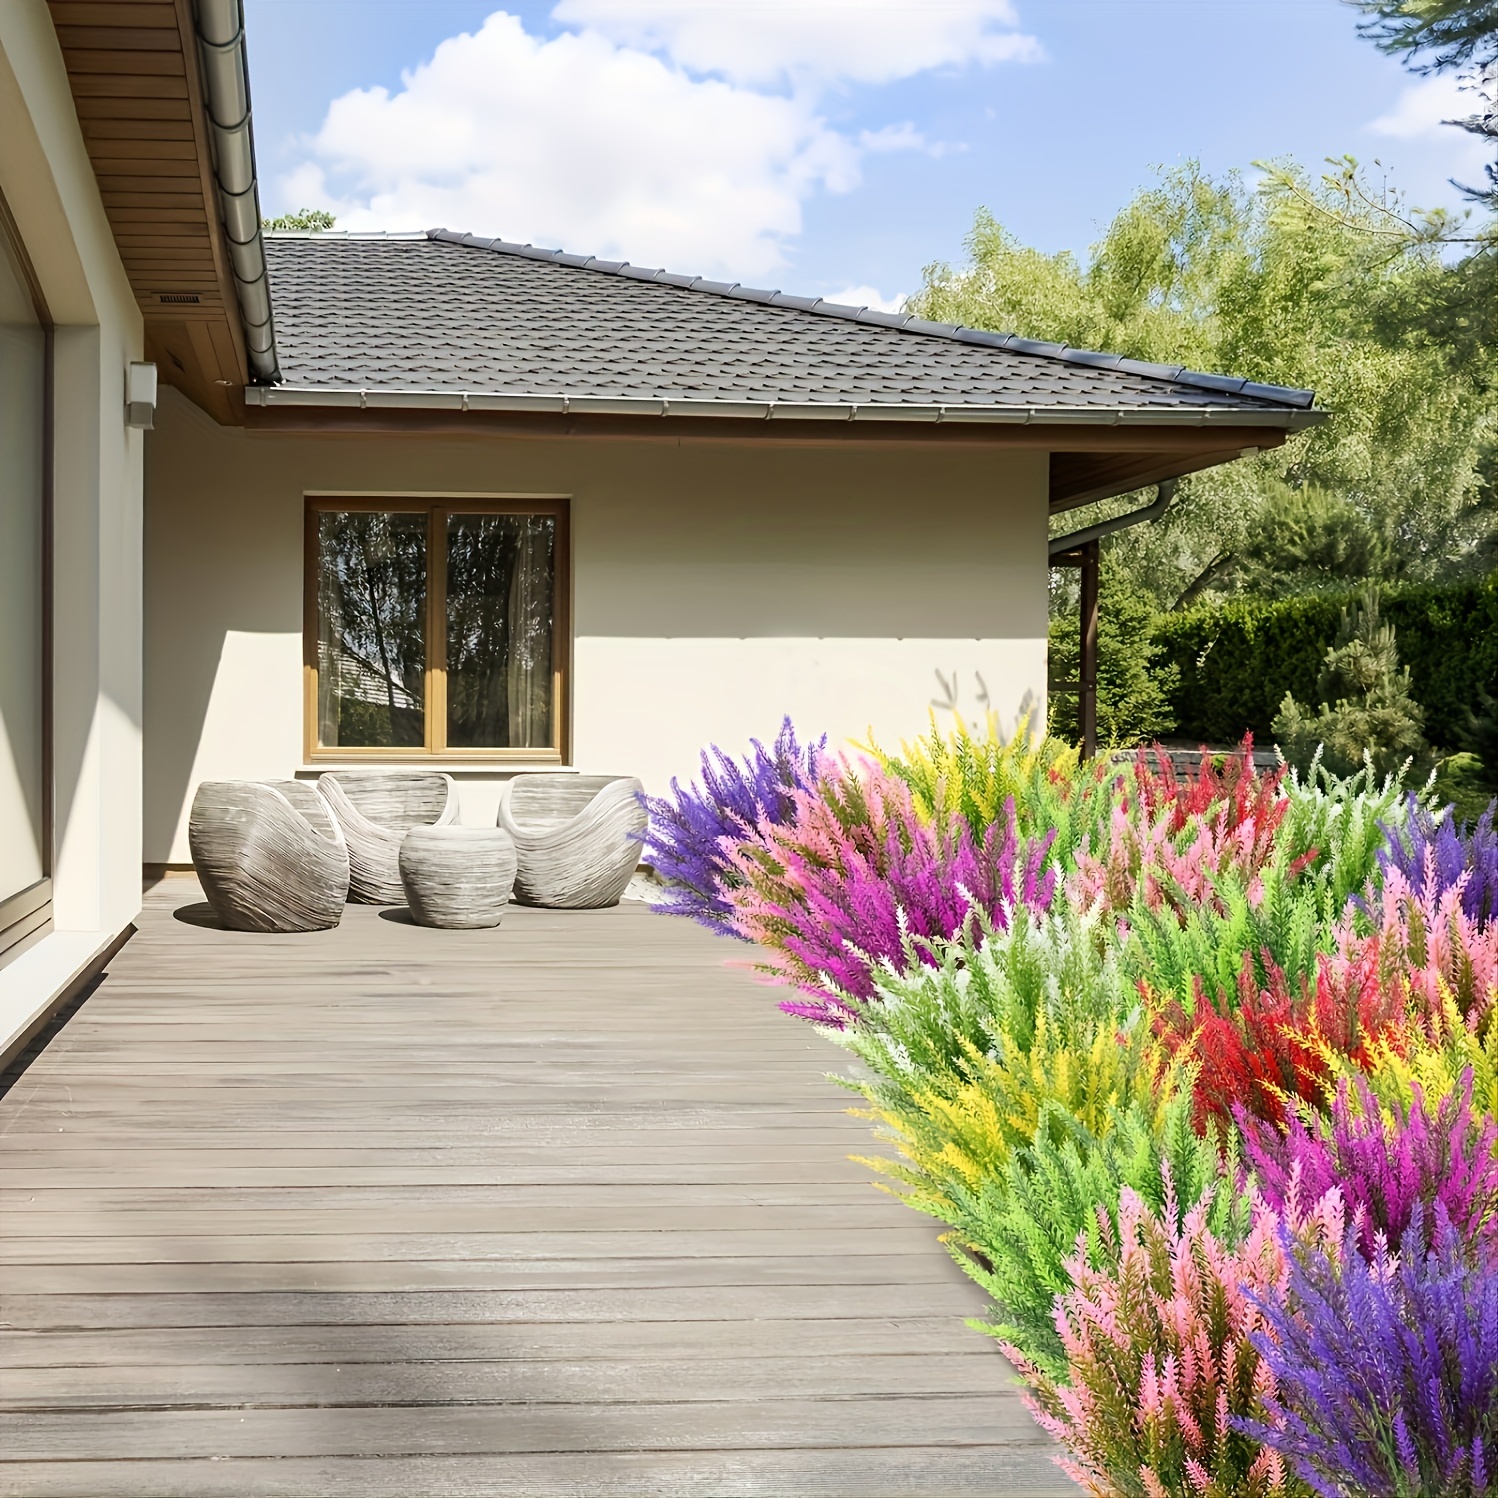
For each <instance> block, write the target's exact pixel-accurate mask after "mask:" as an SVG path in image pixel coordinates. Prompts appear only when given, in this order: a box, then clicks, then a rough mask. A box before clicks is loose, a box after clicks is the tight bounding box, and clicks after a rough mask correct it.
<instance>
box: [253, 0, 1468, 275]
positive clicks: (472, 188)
mask: <svg viewBox="0 0 1498 1498" xmlns="http://www.w3.org/2000/svg"><path fill="white" fill-rule="evenodd" d="M246 9H247V13H248V31H249V45H250V61H251V68H252V84H253V89H254V105H255V129H256V141H257V149H258V152H259V162H260V176H261V182H262V188H261V193H262V202H263V206H264V208H265V210H266V211H267V212H268V213H277V212H282V211H285V210H287V209H290V208H295V207H300V206H302V205H304V204H310V205H315V206H326V207H329V208H332V209H333V210H334V211H335V212H337V213H338V215H339V220H340V224H341V225H343V226H346V227H351V228H375V227H379V228H391V229H401V228H406V229H410V228H425V227H430V226H433V225H436V224H442V225H444V226H445V227H448V228H454V229H468V230H472V231H474V232H477V233H484V234H498V235H502V236H504V237H506V238H512V239H523V240H531V241H533V242H536V243H542V244H548V245H554V244H561V245H563V246H564V247H565V248H567V249H571V250H580V251H585V252H588V253H600V254H607V255H614V256H620V257H622V258H628V259H630V260H633V261H635V262H636V263H640V264H666V265H668V266H669V267H670V268H672V269H680V270H691V271H697V272H701V273H705V274H713V275H720V276H726V277H729V278H731V279H734V280H743V281H746V282H749V283H752V284H761V285H773V286H777V287H784V288H787V289H793V290H796V291H802V292H806V293H811V294H821V295H833V294H835V293H842V292H846V291H849V290H857V291H858V292H859V293H860V295H859V297H858V298H857V299H858V300H863V301H873V300H875V299H876V298H877V299H879V300H881V301H883V302H888V301H890V300H891V299H893V298H894V297H895V296H896V295H898V294H900V293H906V292H909V291H912V290H914V289H915V288H916V287H917V286H918V285H919V284H920V272H921V267H922V266H923V265H924V264H925V263H926V262H928V261H930V260H933V259H960V257H961V254H962V238H963V235H964V233H965V232H966V230H967V228H968V226H969V224H970V223H971V221H972V216H973V212H974V210H975V209H976V208H977V207H978V206H979V205H980V204H981V205H986V206H987V207H988V208H990V209H991V210H992V211H993V212H994V213H995V214H996V215H997V216H998V217H999V219H1000V220H1001V221H1002V222H1004V223H1006V224H1007V225H1008V226H1009V227H1010V228H1012V229H1013V230H1014V231H1015V232H1016V233H1017V234H1018V235H1019V236H1020V237H1021V238H1022V239H1024V240H1025V241H1027V242H1029V243H1031V244H1035V245H1038V246H1040V247H1042V248H1045V249H1048V250H1056V249H1072V250H1077V251H1083V250H1085V248H1086V246H1087V245H1088V244H1089V243H1090V242H1091V241H1092V240H1093V239H1094V238H1095V237H1096V234H1097V231H1098V229H1099V227H1100V226H1101V225H1102V224H1104V223H1106V221H1107V220H1108V218H1109V217H1110V216H1111V215H1112V213H1113V212H1114V211H1115V210H1116V209H1117V208H1118V207H1119V206H1120V205H1122V204H1123V203H1124V202H1125V201H1126V200H1127V198H1128V196H1129V195H1130V193H1131V192H1132V191H1133V190H1134V189H1135V188H1136V187H1138V186H1139V185H1141V184H1142V183H1144V182H1147V181H1148V180H1150V178H1151V175H1152V172H1153V170H1154V168H1155V167H1157V166H1159V165H1161V164H1169V163H1173V162H1178V161H1182V160H1185V159H1187V158H1189V157H1193V156H1194V157H1197V158H1199V159H1200V160H1201V161H1202V162H1203V164H1204V165H1205V166H1206V167H1207V169H1208V170H1209V171H1212V172H1222V171H1226V170H1229V169H1231V168H1234V167H1239V168H1245V169H1247V168H1249V167H1250V165H1251V163H1252V162H1253V161H1254V160H1256V159H1263V158H1266V157H1275V156H1294V157H1298V158H1299V159H1300V160H1302V161H1304V162H1307V163H1313V164H1314V163H1319V162H1320V161H1321V159H1322V158H1323V157H1325V156H1328V155H1334V154H1340V153H1342V152H1347V151H1350V152H1353V153H1354V154H1356V155H1357V156H1359V157H1360V158H1362V159H1363V160H1364V161H1365V162H1368V163H1371V162H1372V160H1373V159H1374V158H1375V157H1377V158H1379V159H1380V160H1382V162H1383V163H1384V165H1385V167H1386V168H1387V172H1388V176H1389V179H1390V181H1391V182H1392V184H1393V185H1394V186H1396V187H1400V188H1403V189H1405V190H1406V191H1407V192H1408V194H1409V196H1410V198H1411V199H1412V201H1414V202H1416V203H1418V204H1421V205H1434V204H1437V203H1454V202H1455V201H1456V195H1455V193H1454V191H1453V190H1452V189H1451V188H1450V187H1449V186H1448V185H1447V184H1446V178H1447V177H1448V176H1450V175H1452V174H1457V175H1462V174H1465V175H1466V176H1467V177H1469V178H1475V177H1476V176H1477V174H1478V168H1479V160H1478V157H1477V153H1476V151H1475V143H1474V142H1473V141H1472V138H1471V137H1468V136H1464V135H1463V134H1462V133H1461V132H1459V131H1457V130H1455V129H1453V128H1451V127H1448V126H1442V125H1440V124H1439V121H1440V120H1441V118H1442V117H1443V116H1449V115H1450V114H1452V113H1453V112H1456V111H1457V110H1459V109H1461V107H1462V105H1461V102H1460V100H1459V99H1458V98H1457V97H1456V95H1455V92H1454V85H1453V84H1451V83H1450V82H1448V81H1444V80H1437V81H1436V82H1433V83H1432V82H1422V81H1421V80H1419V79H1416V78H1413V77H1412V76H1411V75H1409V74H1408V73H1407V72H1405V71H1404V70H1403V69H1402V68H1401V67H1400V65H1399V64H1398V63H1397V62H1395V61H1393V60H1391V59H1389V58H1385V57H1383V56H1381V55H1380V54H1379V53H1378V52H1377V51H1376V49H1375V48H1374V47H1373V46H1372V45H1371V44H1369V43H1367V42H1365V41H1362V40H1361V39H1359V37H1358V36H1357V34H1356V31H1355V21H1356V14H1355V12H1354V11H1353V10H1352V9H1351V8H1350V7H1348V6H1347V5H1344V4H1342V3H1340V0H884V3H881V4H860V3H858V0H736V3H715V0H560V3H558V0H552V3H548V4H529V3H526V4H521V3H512V4H510V5H508V6H506V7H504V9H503V10H502V11H500V10H498V9H497V7H496V6H494V5H493V4H479V3H471V0H247V5H246ZM486 23H487V24H486ZM434 58H435V61H434Z"/></svg>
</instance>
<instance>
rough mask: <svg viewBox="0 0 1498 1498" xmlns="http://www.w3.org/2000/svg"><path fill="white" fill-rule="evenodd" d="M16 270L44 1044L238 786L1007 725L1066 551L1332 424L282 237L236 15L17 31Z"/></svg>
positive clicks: (879, 334) (1313, 415)
mask: <svg viewBox="0 0 1498 1498" xmlns="http://www.w3.org/2000/svg"><path fill="white" fill-rule="evenodd" d="M0 228H3V235H0V241H3V248H0V309H3V313H0V317H3V323H4V332H3V339H4V341H3V350H4V353H3V357H4V360H5V364H4V376H3V379H4V389H5V392H6V393H5V398H4V401H3V415H0V444H3V446H4V454H3V459H0V472H3V473H4V474H5V476H6V477H5V488H4V491H3V494H4V501H3V502H4V506H5V509H4V518H3V526H4V532H3V537H4V540H3V546H0V568H3V579H0V609H3V610H4V611H5V614H4V624H3V628H0V653H3V665H0V693H3V696H0V713H3V720H4V726H5V740H4V743H5V746H6V750H7V752H6V753H5V754H3V755H0V963H7V964H8V966H6V967H5V968H4V969H0V1006H3V1010H4V1015H5V1022H4V1023H0V1036H3V1035H6V1034H8V1035H10V1036H11V1037H12V1043H14V1038H15V1037H16V1036H18V1035H21V1034H22V1033H23V1032H25V1030H26V1029H27V1027H28V1026H34V1025H35V1024H36V1023H37V1022H38V1017H39V1016H45V1014H47V1013H48V1012H50V1009H51V1008H52V1007H53V1006H54V1005H55V1003H56V1002H57V999H58V996H59V995H62V994H65V993H66V992H68V991H70V988H74V987H76V985H77V984H78V983H79V982H80V981H81V980H82V978H83V977H85V976H86V974H87V973H88V972H89V971H90V970H91V966H97V964H98V962H99V961H100V960H102V956H103V955H104V954H106V953H107V952H108V950H109V948H110V944H111V943H112V942H114V941H117V940H118V939H119V937H120V935H121V933H122V932H123V931H124V930H125V929H126V927H127V926H128V923H129V921H130V920H131V918H132V916H133V915H134V914H135V912H136V909H137V906H138V902H139V895H140V887H141V867H142V864H146V865H157V866H161V865H167V866H170V865H173V864H181V863H185V862H186V860H187V858H188V852H187V846H186V836H185V829H186V820H187V811H188V808H189V806H190V804H191V800H192V796H193V792H194V788H195V786H196V785H197V784H198V783H199V782H200V781H201V780H204V779H223V778H240V777H242V778H253V779H264V778H273V777H285V776H293V775H316V774H317V773H319V772H320V771H321V770H323V769H326V768H329V767H336V766H349V765H358V766H370V765H382V764H383V765H412V764H421V765H437V766H440V767H442V768H444V769H447V770H448V771H449V772H450V773H452V774H453V775H454V776H455V777H457V779H458V780H459V782H460V786H461V793H462V801H463V817H464V819H465V820H471V821H487V820H491V819H492V818H493V816H494V811H495V807H496V805H497V800H498V796H499V793H500V789H501V787H502V785H503V782H504V780H505V779H506V778H507V777H509V776H511V775H513V774H515V773H518V772H523V771H525V770H527V769H533V768H538V767H547V766H553V767H555V766H578V767H581V768H586V769H601V770H613V769H619V770H625V771H630V772H633V773H636V774H639V775H641V776H643V777H644V778H645V780H646V781H647V783H649V784H651V785H653V786H656V787H662V786H664V785H665V783H666V782H667V781H668V779H669V777H670V776H672V775H674V774H688V773H690V772H691V771H692V769H693V767H694V764H695V759H696V754H697V751H698V750H699V748H700V747H701V746H702V745H703V744H705V743H708V742H711V741H719V742H723V743H726V744H737V743H739V742H741V741H742V740H744V739H745V738H747V737H749V736H750V735H751V734H765V733H771V732H773V731H774V730H775V728H776V726H777V725H778V723H779V721H780V719H781V717H782V715H783V714H785V713H787V712H789V713H790V714H792V716H793V717H795V718H796V720H797V721H798V722H800V723H801V724H803V725H804V726H805V727H807V728H814V729H818V730H821V729H826V730H828V731H829V732H830V733H831V734H833V735H834V736H835V737H850V738H857V737H862V736H863V735H864V734H865V733H866V732H867V731H868V730H870V729H872V730H873V731H874V733H875V734H876V735H878V736H879V737H880V738H882V739H885V740H890V741H892V740H896V739H898V738H899V737H901V736H902V735H908V734H910V733H912V732H915V731H919V730H920V729H921V728H922V727H923V726H924V724H925V722H926V718H927V713H928V711H929V708H930V706H931V704H932V703H933V701H935V702H938V703H949V704H950V705H953V706H955V707H957V708H958V709H959V710H963V711H967V712H969V713H970V714H971V713H973V712H976V711H980V710H981V709H982V708H984V707H991V708H993V709H994V710H996V711H997V712H998V713H999V714H1000V715H1001V717H1002V718H1004V719H1005V720H1007V721H1010V722H1013V721H1014V719H1015V718H1016V716H1017V715H1018V714H1019V713H1020V712H1021V711H1022V710H1024V709H1025V708H1026V707H1031V708H1036V709H1041V708H1043V705H1044V701H1045V696H1046V687H1047V683H1046V613H1047V568H1048V563H1049V557H1048V551H1049V550H1050V549H1051V548H1050V546H1049V544H1048V539H1047V536H1048V517H1050V516H1052V515H1054V514H1056V513H1057V512H1058V511H1064V510H1068V509H1073V508H1076V507H1078V506H1081V505H1083V504H1086V503H1089V502H1091V501H1093V500H1097V499H1099V498H1103V497H1107V496H1111V495H1118V494H1125V493H1129V492H1131V491H1134V490H1137V489H1140V488H1142V487H1145V486H1149V485H1154V484H1159V483H1161V482H1162V481H1164V480H1167V479H1169V478H1171V477H1173V476H1177V475H1180V474H1184V473H1188V472H1191V471H1193V470H1197V469H1201V468H1204V467H1208V466H1211V465H1214V464H1217V463H1222V462H1227V461H1231V460H1232V459H1234V458H1236V457H1238V456H1239V455H1240V454H1242V453H1245V452H1252V451H1256V450H1259V449H1263V448H1268V447H1274V446H1277V445H1279V444H1280V443H1282V442H1283V441H1284V440H1285V439H1286V437H1287V436H1288V435H1289V434H1290V433H1292V432H1295V431H1297V430H1300V429H1302V428H1303V427H1305V426H1307V425H1309V424H1310V423H1312V422H1314V421H1316V420H1317V419H1319V417H1320V414H1321V413H1318V412H1316V411H1315V410H1313V409H1312V408H1311V395H1310V393H1309V392H1306V391H1295V390H1286V389H1280V388H1278V387H1272V386H1262V385H1256V384H1253V383H1251V382H1248V381H1245V380H1242V379H1237V378H1230V377H1225V376H1217V375H1203V374H1196V373H1193V372H1191V371H1188V370H1184V369H1178V368H1174V367H1164V366H1157V365H1146V364H1141V363H1138V362H1136V361H1133V360H1129V359H1125V358H1121V357H1118V356H1116V355H1108V354H1098V353H1090V352H1086V351H1082V350H1075V349H1068V348H1064V347H1061V346H1058V345H1052V344H1043V343H1036V342H1033V341H1029V340H1026V339H1022V338H1016V337H1010V336H1005V335H1001V334H995V333H990V332H983V331H978V330H973V329H966V328H955V327H948V326H941V325H934V324H929V323H925V322H922V321H920V320H918V319H915V318H913V317H909V316H905V315H902V314H889V313H882V312H876V311H871V310H869V309H860V308H854V307H840V306H834V305H830V304H828V303H826V302H823V301H819V300H817V299H815V298H804V297H796V296H789V295H785V294H782V293H779V292H771V291H762V290H755V289H751V288H747V287H743V286H738V285H730V284H722V283H715V282H709V281H704V280H702V279H700V278H695V277H692V276H687V275H677V274H672V273H668V272H665V271H660V270H654V269H642V268H639V267H635V266H631V265H626V264H618V263H613V262H602V261H598V260H595V259H590V258H587V257H585V256H580V255H571V254H563V253H561V252H556V251H550V250H539V249H536V248H533V247H532V246H529V245H520V244H512V243H508V242H505V241H503V240H496V239H487V238H479V237H475V236H472V235H467V234H459V233H451V232H448V231H446V230H434V231H431V232H428V233H418V234H388V235H354V234H338V233H328V234H305V235H304V234H291V235H281V234H267V233H265V232H264V231H263V230H262V226H261V223H260V217H259V210H258V196H257V189H256V182H255V175H254V153H253V139H252V133H251V119H250V113H249V91H248V73H247V67H246V62H245V48H244V35H243V27H242V16H241V13H240V6H239V3H238V0H197V4H196V5H192V4H189V3H188V0H132V3H130V4H128V5H109V4H91V3H82V0H52V3H51V4H50V5H49V4H45V3H43V0H11V3H8V4H7V5H5V6H4V7H3V8H0ZM158 385H159V389H158V388H157V387H158ZM148 423H153V429H152V430H151V432H150V435H149V436H147V435H146V434H145V433H144V431H143V430H141V427H142V426H143V425H145V424H148ZM1161 503H1163V500H1162V501H1161ZM1150 513H1153V511H1151V512H1150ZM1089 535H1090V533H1082V534H1081V535H1080V537H1078V538H1074V539H1077V540H1078V541H1079V543H1086V542H1087V541H1088V538H1089ZM1089 555H1090V556H1093V557H1095V548H1094V549H1093V550H1092V551H1091V552H1089V551H1088V550H1087V547H1086V546H1085V544H1084V545H1080V549H1078V550H1077V551H1076V554H1075V556H1076V559H1080V560H1082V561H1083V562H1084V563H1085V562H1086V561H1087V559H1088V556H1089ZM1084 591H1085V590H1084ZM1094 594H1095V590H1094Z"/></svg>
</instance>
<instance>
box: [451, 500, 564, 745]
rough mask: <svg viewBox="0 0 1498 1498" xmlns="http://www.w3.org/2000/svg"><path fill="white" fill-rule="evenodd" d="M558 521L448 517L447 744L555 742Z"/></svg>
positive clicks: (544, 517) (542, 517) (519, 517)
mask: <svg viewBox="0 0 1498 1498" xmlns="http://www.w3.org/2000/svg"><path fill="white" fill-rule="evenodd" d="M555 551H556V520H555V518H554V517H553V516H550V515H496V514H489V515H459V514H450V515H448V517H447V744H448V747H449V748H453V749H502V748H517V749H524V748H535V747H540V746H546V745H549V744H550V743H551V742H552V700H551V699H552V689H551V682H552V625H553V618H552V614H553V596H554V593H555V587H554V578H555V561H556V559H555Z"/></svg>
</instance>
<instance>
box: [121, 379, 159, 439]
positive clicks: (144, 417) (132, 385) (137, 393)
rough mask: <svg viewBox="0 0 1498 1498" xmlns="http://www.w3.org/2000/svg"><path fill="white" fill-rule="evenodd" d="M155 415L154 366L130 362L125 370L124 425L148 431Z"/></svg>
mask: <svg viewBox="0 0 1498 1498" xmlns="http://www.w3.org/2000/svg"><path fill="white" fill-rule="evenodd" d="M155 416H156V366H155V365H154V364H131V365H130V366H128V368H127V369H126V371H125V425H126V426H129V427H135V428H136V429H137V430H139V431H142V432H149V431H150V430H151V428H152V427H153V426H155V424H156V422H155Z"/></svg>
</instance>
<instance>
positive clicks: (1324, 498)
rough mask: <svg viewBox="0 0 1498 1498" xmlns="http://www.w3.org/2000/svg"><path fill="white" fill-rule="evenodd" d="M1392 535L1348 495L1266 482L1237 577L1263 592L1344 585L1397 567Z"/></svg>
mask: <svg viewBox="0 0 1498 1498" xmlns="http://www.w3.org/2000/svg"><path fill="white" fill-rule="evenodd" d="M1393 549H1394V544H1393V542H1392V540H1391V538H1390V537H1389V536H1388V535H1387V534H1386V533H1385V532H1384V531H1382V530H1380V529H1379V528H1378V527H1377V526H1376V525H1375V524H1374V522H1373V521H1371V520H1370V519H1369V517H1368V516H1367V515H1365V514H1364V513H1363V511H1362V510H1360V509H1359V508H1358V507H1357V505H1355V504H1354V503H1353V502H1352V501H1351V500H1350V499H1348V498H1347V497H1346V496H1345V495H1342V494H1337V493H1334V492H1333V491H1332V490H1330V489H1323V488H1322V487H1321V486H1320V485H1319V484H1307V485H1306V486H1305V487H1304V488H1302V489H1292V488H1291V487H1290V486H1289V485H1288V484H1284V483H1278V482H1274V483H1267V484H1266V485H1265V490H1264V503H1263V507H1262V509H1261V511H1260V516H1259V527H1258V529H1257V530H1256V531H1255V533H1254V534H1252V535H1250V536H1249V537H1248V538H1247V539H1246V540H1245V541H1244V543H1243V545H1242V547H1241V548H1240V549H1239V552H1238V555H1237V558H1236V560H1235V564H1234V570H1235V572H1236V579H1237V582H1238V583H1239V585H1240V586H1241V587H1242V588H1243V590H1244V591H1245V592H1247V593H1252V594H1254V595H1255V596H1256V597H1259V598H1276V597H1283V596H1285V595H1287V594H1295V593H1307V592H1315V591H1318V590H1325V589H1340V590H1345V589H1347V588H1348V587H1350V586H1352V585H1354V584H1356V583H1357V582H1360V581H1361V580H1362V579H1364V578H1367V577H1382V576H1387V575H1388V574H1389V573H1390V572H1392V571H1393V570H1395V569H1394V565H1393V560H1392V557H1391V552H1392V551H1393Z"/></svg>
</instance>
